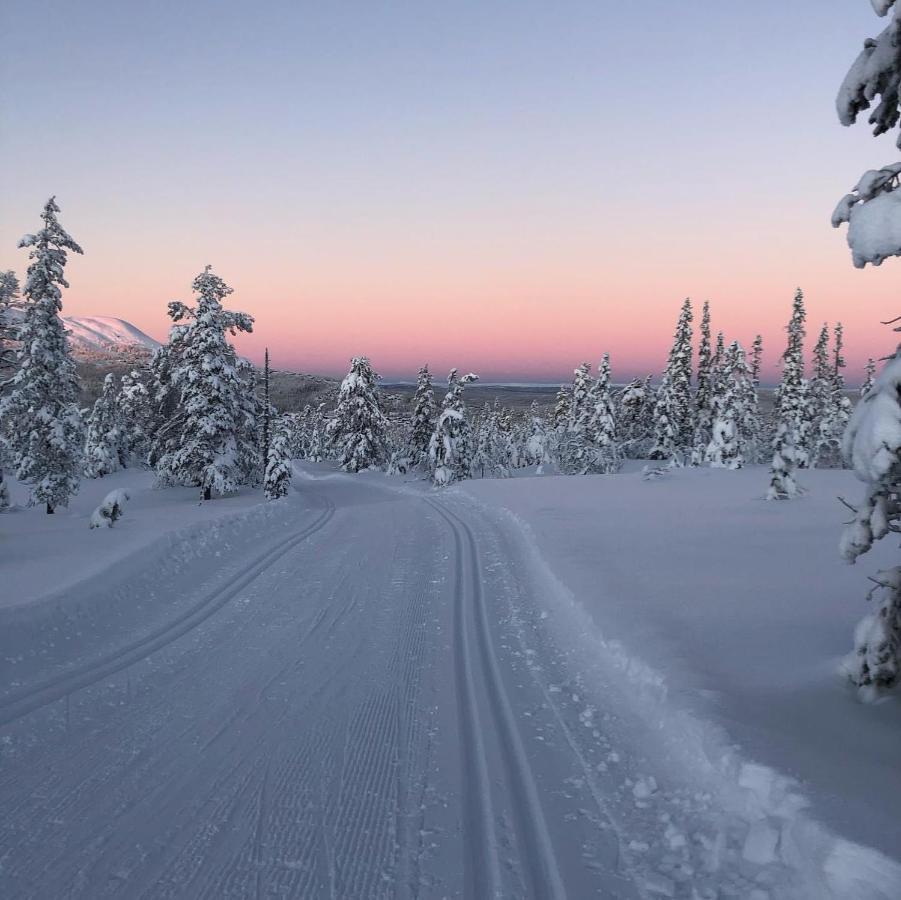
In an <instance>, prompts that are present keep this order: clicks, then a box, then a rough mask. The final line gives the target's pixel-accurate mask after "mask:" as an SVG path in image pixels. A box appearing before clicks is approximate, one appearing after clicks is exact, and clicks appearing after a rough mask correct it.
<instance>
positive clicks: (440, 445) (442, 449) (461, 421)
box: [429, 369, 478, 486]
mask: <svg viewBox="0 0 901 900" xmlns="http://www.w3.org/2000/svg"><path fill="white" fill-rule="evenodd" d="M477 380H478V375H473V374H472V373H470V374H469V375H463V376H462V377H460V376H458V375H457V370H456V369H451V371H450V374H449V375H448V377H447V393H446V394H445V395H444V402H443V403H442V405H441V413H440V414H439V416H438V419H437V420H436V422H435V431H434V432H433V433H432V438H431V440H430V441H429V462H430V465H431V470H432V481H433V482H434V483H435V484H437V485H439V486H443V485H447V484H452V483H453V482H455V481H459V480H461V479H463V478H470V477H471V476H472V455H473V441H472V428H471V426H470V424H469V422H468V420H467V418H466V404H465V403H464V402H463V389H464V388H465V387H466V385H467V384H471V383H472V382H473V381H477Z"/></svg>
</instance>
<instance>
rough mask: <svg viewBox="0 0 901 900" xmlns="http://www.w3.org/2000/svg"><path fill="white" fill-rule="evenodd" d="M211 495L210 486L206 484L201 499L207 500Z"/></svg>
mask: <svg viewBox="0 0 901 900" xmlns="http://www.w3.org/2000/svg"><path fill="white" fill-rule="evenodd" d="M212 496H213V491H212V488H210V486H209V485H207V486H206V487H205V488H204V489H203V499H204V500H209V499H210V498H211V497H212Z"/></svg>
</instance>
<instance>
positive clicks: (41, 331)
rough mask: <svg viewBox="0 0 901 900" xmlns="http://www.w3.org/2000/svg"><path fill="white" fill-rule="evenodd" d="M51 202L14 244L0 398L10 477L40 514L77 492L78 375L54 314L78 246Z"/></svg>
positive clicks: (57, 314) (80, 432) (0, 427)
mask: <svg viewBox="0 0 901 900" xmlns="http://www.w3.org/2000/svg"><path fill="white" fill-rule="evenodd" d="M58 212H59V207H58V206H57V205H56V200H55V198H53V197H51V198H50V199H49V200H48V201H47V203H46V204H45V205H44V210H43V212H42V213H41V218H42V220H43V223H44V224H43V227H42V228H41V230H40V231H38V232H37V234H27V235H25V237H23V238H22V240H21V241H20V242H19V246H20V247H29V248H30V252H29V259H30V260H31V264H30V265H29V266H28V277H27V280H26V282H25V290H24V292H23V293H24V318H23V320H22V323H21V326H20V327H19V330H18V334H17V337H18V342H19V343H18V346H17V349H16V366H17V370H16V373H15V375H13V377H12V380H11V382H10V384H9V391H8V393H7V395H6V396H5V397H3V399H2V400H0V436H2V439H3V442H4V444H5V446H6V447H7V449H8V450H9V452H10V454H11V455H12V458H13V465H14V467H15V470H16V476H17V477H18V478H19V480H20V481H24V482H27V483H29V484H30V485H31V500H32V502H33V503H43V504H45V505H46V509H47V512H48V513H52V512H53V511H54V510H55V509H56V507H58V506H66V505H67V504H68V502H69V498H70V497H71V496H72V494H74V493H75V492H76V491H77V490H78V476H79V472H80V469H81V452H82V448H83V446H84V428H83V423H82V420H81V413H80V411H79V408H78V405H77V400H78V376H77V374H76V372H75V364H74V362H73V361H72V357H71V355H70V353H69V341H68V338H67V336H66V329H65V326H64V325H63V321H62V318H61V317H60V312H61V310H62V291H61V290H60V288H61V287H68V286H69V284H68V282H67V281H66V279H65V274H64V273H65V267H66V261H67V258H68V252H69V251H71V252H72V253H81V252H82V250H81V247H79V246H78V244H76V243H75V241H74V240H72V238H71V237H70V236H69V235H68V234H67V233H66V231H65V230H64V229H63V227H62V226H61V225H60V224H59V221H58V220H57V218H56V214H57V213H58Z"/></svg>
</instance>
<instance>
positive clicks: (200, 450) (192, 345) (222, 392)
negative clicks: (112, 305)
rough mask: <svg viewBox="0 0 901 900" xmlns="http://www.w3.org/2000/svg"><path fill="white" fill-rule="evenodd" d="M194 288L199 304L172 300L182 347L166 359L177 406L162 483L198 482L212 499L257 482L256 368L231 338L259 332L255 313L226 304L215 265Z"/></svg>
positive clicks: (175, 334) (160, 467) (176, 343)
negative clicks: (240, 356) (241, 356)
mask: <svg viewBox="0 0 901 900" xmlns="http://www.w3.org/2000/svg"><path fill="white" fill-rule="evenodd" d="M192 289H193V290H194V292H195V293H196V295H197V297H196V301H195V305H194V307H189V306H186V305H185V304H184V303H181V302H178V301H173V302H172V303H170V304H169V316H170V317H171V319H172V321H173V322H174V323H175V326H174V327H173V329H172V335H171V337H170V350H172V351H175V352H173V353H171V354H170V356H169V357H168V358H167V357H161V362H164V363H165V364H166V365H165V368H167V369H168V372H167V374H166V377H167V379H168V383H167V385H166V387H167V388H171V389H172V391H173V392H174V394H175V400H176V404H177V405H176V408H175V409H174V410H173V413H172V416H171V418H170V419H169V420H168V421H166V422H165V424H164V426H163V429H162V430H163V431H164V433H165V436H166V440H165V447H164V449H163V452H162V455H161V456H160V458H159V460H158V462H157V463H156V471H157V475H158V477H159V479H160V481H161V482H162V483H164V484H182V485H187V486H193V487H199V488H200V491H201V497H202V498H203V499H204V500H209V499H210V498H211V497H212V495H213V494H214V493H216V494H227V493H231V492H233V491H235V490H237V488H238V487H239V486H240V485H242V484H248V483H250V482H252V481H253V480H254V475H255V472H256V470H257V467H258V447H257V434H256V428H257V423H256V419H255V410H256V405H257V404H256V397H255V393H254V377H253V367H252V366H251V365H250V364H249V363H248V362H246V361H244V360H240V359H238V357H237V355H236V353H235V348H234V347H233V346H232V345H231V344H230V343H229V342H228V339H227V337H226V335H227V334H228V333H231V334H235V333H236V332H238V331H244V332H249V331H252V330H253V317H252V316H249V315H248V314H247V313H242V312H232V311H230V310H226V309H225V308H224V307H223V305H222V303H223V301H224V300H225V298H226V297H227V296H228V295H229V294H231V293H232V289H231V288H230V287H229V286H228V285H227V284H226V283H225V282H224V281H223V280H222V279H221V278H220V277H219V276H218V275H215V274H213V272H212V268H211V267H210V266H207V267H206V268H205V269H204V271H203V272H201V274H200V275H198V276H197V277H196V278H195V279H194V282H193V285H192ZM173 357H174V358H173ZM170 366H171V368H169V367H170ZM165 399H166V400H167V401H171V397H166V398H165Z"/></svg>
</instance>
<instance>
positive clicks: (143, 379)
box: [116, 369, 153, 463]
mask: <svg viewBox="0 0 901 900" xmlns="http://www.w3.org/2000/svg"><path fill="white" fill-rule="evenodd" d="M149 383H150V373H149V371H147V370H144V371H139V370H138V369H133V370H132V371H131V372H126V373H125V374H124V375H123V376H122V378H121V380H120V382H119V394H118V397H117V398H116V405H117V406H118V408H119V414H120V416H121V419H122V428H123V433H124V446H125V452H126V455H127V456H128V457H130V458H137V459H139V460H141V462H142V463H146V461H147V454H148V452H149V450H150V437H151V435H152V434H153V406H152V403H151V398H150V391H149V389H148V384H149Z"/></svg>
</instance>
